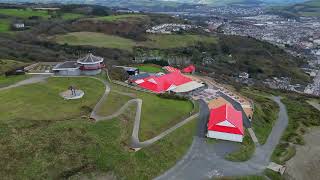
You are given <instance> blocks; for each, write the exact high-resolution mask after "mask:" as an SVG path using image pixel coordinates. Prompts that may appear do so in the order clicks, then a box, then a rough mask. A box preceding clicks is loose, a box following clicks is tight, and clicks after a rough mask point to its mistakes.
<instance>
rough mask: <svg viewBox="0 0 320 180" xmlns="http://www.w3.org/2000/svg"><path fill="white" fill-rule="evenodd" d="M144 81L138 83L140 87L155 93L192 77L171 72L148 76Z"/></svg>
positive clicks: (185, 81)
mask: <svg viewBox="0 0 320 180" xmlns="http://www.w3.org/2000/svg"><path fill="white" fill-rule="evenodd" d="M143 81H144V82H142V83H140V84H138V85H139V86H140V87H142V88H145V89H148V90H150V91H153V92H156V93H162V92H165V91H168V90H170V88H174V87H175V86H179V85H182V84H185V83H188V82H190V81H192V79H190V78H188V77H186V76H184V75H182V74H181V73H180V72H172V73H169V74H165V75H162V76H159V77H156V76H150V77H147V78H145V79H143Z"/></svg>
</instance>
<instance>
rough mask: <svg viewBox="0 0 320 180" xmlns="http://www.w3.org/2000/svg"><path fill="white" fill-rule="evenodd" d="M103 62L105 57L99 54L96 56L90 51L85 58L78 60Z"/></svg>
mask: <svg viewBox="0 0 320 180" xmlns="http://www.w3.org/2000/svg"><path fill="white" fill-rule="evenodd" d="M101 62H103V58H102V57H99V56H94V55H93V54H92V53H89V54H88V55H86V56H85V57H83V58H80V59H78V60H77V63H79V64H97V63H101Z"/></svg>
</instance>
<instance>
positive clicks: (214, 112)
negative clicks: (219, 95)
mask: <svg viewBox="0 0 320 180" xmlns="http://www.w3.org/2000/svg"><path fill="white" fill-rule="evenodd" d="M243 136H244V129H243V121H242V112H241V111H237V110H236V109H234V108H233V107H232V106H231V105H228V104H225V105H222V106H220V107H218V108H216V109H211V111H210V118H209V122H208V133H207V137H209V138H216V139H222V140H228V141H236V142H242V140H243Z"/></svg>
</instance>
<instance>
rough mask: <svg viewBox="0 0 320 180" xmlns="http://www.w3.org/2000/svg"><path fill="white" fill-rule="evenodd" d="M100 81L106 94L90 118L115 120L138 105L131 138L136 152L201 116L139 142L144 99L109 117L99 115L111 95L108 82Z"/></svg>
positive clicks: (131, 101)
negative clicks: (128, 109) (129, 108)
mask: <svg viewBox="0 0 320 180" xmlns="http://www.w3.org/2000/svg"><path fill="white" fill-rule="evenodd" d="M99 80H100V81H101V82H103V83H104V84H105V86H106V89H105V93H104V94H103V96H102V97H101V99H100V100H99V102H98V103H97V104H96V106H95V107H94V108H93V110H92V112H91V115H90V118H92V119H95V120H96V121H103V120H110V119H114V118H116V117H118V116H120V115H121V114H122V113H124V112H125V110H126V109H127V108H128V107H129V106H130V105H131V104H137V106H136V107H137V108H136V114H135V119H134V126H133V131H132V136H131V148H133V149H135V150H139V149H141V148H143V147H146V146H149V145H151V144H153V143H154V142H156V141H158V140H160V139H162V138H163V137H165V136H167V135H168V134H170V133H171V132H173V131H174V130H176V129H178V128H179V127H181V126H183V125H185V124H186V123H188V122H189V121H191V120H193V119H195V118H197V117H198V115H199V113H197V114H194V115H192V116H190V117H188V118H186V119H184V120H183V121H181V122H179V123H178V124H176V125H174V126H173V127H171V128H169V129H167V130H166V131H164V132H162V133H161V134H159V135H158V136H156V137H153V138H151V139H149V140H146V141H143V142H140V140H139V130H140V121H141V110H142V99H137V98H136V99H131V100H129V101H128V102H126V103H125V104H124V105H123V106H122V107H121V108H120V109H119V110H118V111H116V112H114V113H113V114H111V115H109V116H100V115H98V113H97V112H98V110H99V109H100V108H101V106H102V104H103V102H104V101H106V100H107V98H108V95H109V93H110V91H111V88H110V87H109V84H108V82H107V81H103V80H101V79H99ZM116 93H119V94H122V95H124V96H131V97H133V94H131V93H123V92H118V91H116Z"/></svg>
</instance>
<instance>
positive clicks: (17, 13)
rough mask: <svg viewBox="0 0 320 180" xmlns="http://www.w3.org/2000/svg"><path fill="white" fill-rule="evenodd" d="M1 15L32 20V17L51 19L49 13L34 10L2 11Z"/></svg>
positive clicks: (0, 11) (0, 10)
mask: <svg viewBox="0 0 320 180" xmlns="http://www.w3.org/2000/svg"><path fill="white" fill-rule="evenodd" d="M0 14H2V15H7V16H13V17H19V18H30V17H32V16H38V17H42V18H45V19H48V18H49V17H50V15H49V14H48V12H47V11H43V10H32V9H0Z"/></svg>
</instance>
